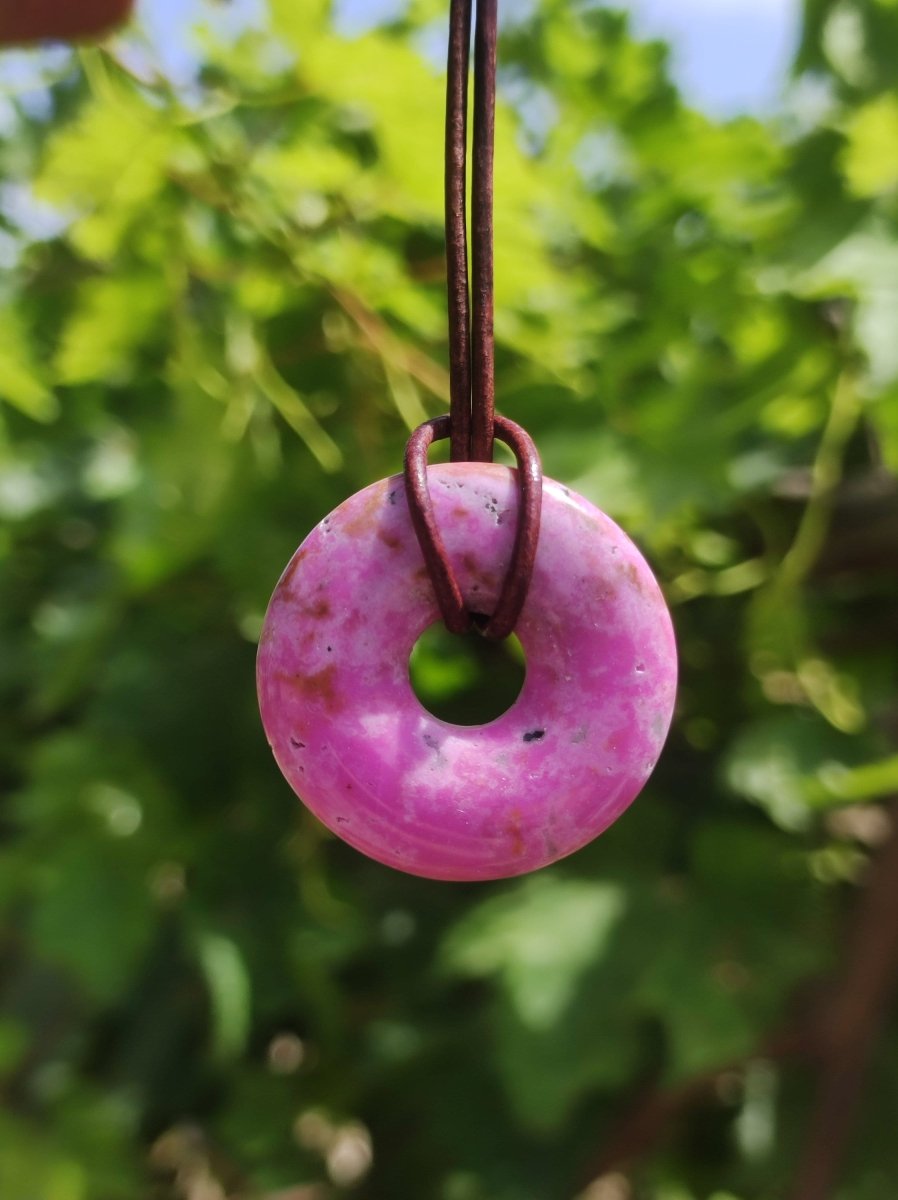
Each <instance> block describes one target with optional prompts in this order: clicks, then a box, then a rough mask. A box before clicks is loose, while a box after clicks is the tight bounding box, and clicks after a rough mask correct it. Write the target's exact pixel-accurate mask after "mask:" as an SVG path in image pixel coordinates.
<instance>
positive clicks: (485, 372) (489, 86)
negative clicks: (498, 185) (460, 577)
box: [405, 0, 542, 638]
mask: <svg viewBox="0 0 898 1200" xmlns="http://www.w3.org/2000/svg"><path fill="white" fill-rule="evenodd" d="M472 9H473V0H451V7H450V28H449V60H448V69H447V83H446V187H445V199H446V265H447V278H448V292H449V376H450V385H449V394H450V409H449V415H448V416H445V417H436V418H434V420H432V421H426V422H425V423H424V424H423V425H421V426H419V427H418V429H416V430H415V432H414V433H413V434H412V436H411V437H410V438H409V441H408V446H407V448H406V455H405V486H406V494H407V496H408V503H409V511H410V513H411V518H412V523H413V525H414V529H415V533H416V534H417V537H418V542H419V543H420V546H421V552H422V554H423V555H424V561H425V563H426V564H427V569H428V571H429V573H430V578H431V581H432V583H433V587H434V591H435V593H436V597H437V601H438V603H439V606H440V611H441V613H442V615H443V620H444V621H445V623H446V626H447V628H448V629H450V630H451V631H452V632H453V633H465V632H467V631H468V630H469V629H470V628H471V627H472V624H476V626H477V628H479V629H480V630H481V632H483V633H484V634H485V635H486V636H487V637H491V638H503V637H507V636H508V634H510V633H511V632H512V630H513V629H514V627H515V624H516V622H517V620H518V617H519V616H520V612H521V608H522V607H523V605H524V601H525V600H526V598H527V590H528V588H529V586H530V578H531V576H532V574H533V563H534V560H535V557H536V545H537V541H538V539H539V521H540V509H541V505H542V467H541V464H540V460H539V454H538V453H537V450H536V447H535V445H534V444H533V441H532V439H531V438H530V436H529V434H527V433H526V432H525V431H524V430H523V429H522V428H521V427H520V426H519V425H515V424H514V422H512V421H509V420H507V419H506V418H505V417H500V416H497V415H496V412H495V383H494V374H495V368H494V350H493V160H494V141H495V135H494V129H495V110H496V29H497V17H498V12H497V9H498V0H477V19H476V24H475V29H474V134H473V170H472V181H471V191H472V196H471V280H470V281H469V278H468V222H467V136H468V72H469V66H470V43H471V25H472V20H471V16H472ZM442 438H449V440H450V446H451V449H450V454H451V458H452V460H453V462H470V461H474V462H491V461H492V458H493V440H494V438H499V440H500V441H503V442H505V444H506V445H508V446H509V447H510V448H511V450H512V451H513V452H514V455H515V458H516V459H517V463H518V472H517V474H518V489H519V504H518V522H517V530H516V533H515V542H514V547H513V549H512V556H511V562H510V564H509V568H508V573H507V575H506V578H505V581H504V583H503V586H502V591H501V593H500V596H499V599H498V602H497V605H496V610H495V612H494V613H492V614H491V615H485V614H474V615H473V616H472V614H471V613H469V612H468V611H467V609H466V607H465V602H464V598H463V596H462V595H461V591H460V590H459V586H458V581H457V579H456V577H455V572H454V570H453V568H452V564H451V562H450V561H449V559H448V557H447V555H446V549H445V546H444V545H443V540H442V537H441V536H440V531H439V529H438V528H437V525H436V520H435V517H434V512H433V505H432V503H431V500H430V493H429V491H428V487H427V451H428V449H429V447H430V445H431V443H432V442H434V441H438V440H440V439H442Z"/></svg>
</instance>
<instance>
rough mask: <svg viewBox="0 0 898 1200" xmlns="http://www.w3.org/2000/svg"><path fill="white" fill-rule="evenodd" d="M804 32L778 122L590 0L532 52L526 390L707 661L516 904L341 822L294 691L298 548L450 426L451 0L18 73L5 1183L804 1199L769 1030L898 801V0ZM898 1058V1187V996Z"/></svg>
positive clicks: (428, 659) (539, 19)
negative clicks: (586, 829) (678, 1100)
mask: <svg viewBox="0 0 898 1200" xmlns="http://www.w3.org/2000/svg"><path fill="white" fill-rule="evenodd" d="M806 8H807V11H806V21H805V34H804V38H803V42H802V47H801V51H800V55H799V59H798V64H797V68H796V72H797V73H796V80H795V84H794V87H793V89H792V90H791V92H790V94H789V97H788V98H787V101H786V102H784V105H783V107H782V110H781V111H780V112H778V113H777V114H775V115H774V116H772V117H771V118H770V119H769V120H768V121H766V122H764V123H762V122H760V121H758V120H754V119H749V118H742V119H738V120H730V121H728V122H726V123H724V124H721V123H716V122H715V121H713V120H712V119H710V118H708V117H706V116H703V115H700V114H698V113H696V112H693V111H690V110H689V109H688V108H687V107H686V106H684V104H683V102H682V101H681V100H680V98H679V97H678V95H677V93H676V91H675V89H674V88H673V87H672V85H671V83H670V81H669V77H668V74H667V68H666V58H665V50H664V48H663V47H662V46H660V45H657V44H640V43H638V42H636V41H635V40H634V39H633V38H632V37H631V35H630V33H629V32H628V27H627V22H626V20H625V18H624V17H623V16H621V15H619V14H617V13H614V12H612V11H609V10H606V9H605V8H603V7H602V6H600V5H597V4H594V3H589V2H588V0H580V2H578V3H572V2H571V0H541V2H540V3H539V4H536V5H534V6H532V11H530V12H529V15H527V16H522V17H521V18H520V19H518V20H517V21H516V22H514V23H512V24H510V25H509V27H508V29H507V30H506V33H505V36H504V39H503V43H502V46H501V63H502V91H503V100H502V103H501V108H500V112H499V114H498V128H497V162H498V167H497V172H498V173H497V227H496V271H497V289H496V303H497V317H496V330H497V338H498V346H497V356H498V363H497V383H498V392H499V403H500V407H501V408H502V409H503V411H505V412H507V413H508V414H509V415H510V416H512V417H514V419H515V420H518V421H520V422H522V423H523V424H525V425H526V426H527V427H528V428H529V429H530V430H531V432H532V433H533V434H534V435H535V437H536V439H537V441H538V443H539V445H540V448H541V450H542V454H543V458H544V462H545V466H546V469H547V472H548V473H549V474H551V475H553V476H555V477H557V478H560V479H562V480H564V481H565V482H566V483H568V484H570V485H571V486H572V487H574V488H576V489H577V490H579V491H581V492H583V493H584V494H585V495H587V496H588V497H590V498H591V499H592V500H593V501H595V502H596V503H598V504H599V505H601V506H602V507H604V508H605V509H607V510H608V511H609V512H610V513H611V514H612V515H613V516H614V517H615V518H616V519H617V520H618V521H620V522H621V523H622V524H624V526H625V527H626V528H627V529H628V531H629V532H630V533H631V534H632V535H633V536H634V537H635V538H636V539H637V540H638V541H640V542H641V544H642V545H643V546H644V548H645V549H646V552H647V553H648V554H649V556H650V557H651V559H652V561H653V563H654V565H655V566H656V568H657V571H658V573H659V576H660V578H661V579H662V580H663V581H664V584H665V586H666V589H667V591H668V595H669V598H670V601H671V603H672V605H673V608H674V616H675V621H676V624H677V627H678V633H679V639H680V645H681V653H682V663H683V681H682V688H681V693H680V704H679V713H678V720H677V724H676V727H675V730H674V732H673V734H672V736H671V740H670V743H669V746H668V750H667V752H666V754H665V757H664V758H663V760H662V763H661V765H660V766H659V768H658V771H657V773H656V775H655V777H654V778H653V780H652V781H651V783H650V785H649V786H648V788H647V789H646V792H645V793H644V795H643V796H642V797H641V798H640V800H639V801H638V802H637V803H636V804H635V805H634V807H633V809H632V810H631V811H630V812H629V813H628V814H627V815H626V816H625V817H624V818H623V819H622V820H621V821H620V822H619V823H618V825H617V826H616V827H614V828H613V829H612V830H611V831H609V833H607V834H606V835H605V836H604V837H602V838H601V839H599V841H598V842H596V843H594V844H593V845H592V846H590V847H588V848H587V849H586V850H584V851H582V852H581V853H579V854H578V855H576V856H574V857H573V858H572V859H570V860H568V861H566V862H563V863H561V864H559V865H557V866H556V867H554V868H552V869H550V870H546V871H544V872H542V873H540V874H539V875H538V876H536V877H533V878H528V879H523V880H517V881H512V882H509V883H504V884H496V885H490V886H473V885H459V886H449V885H443V884H433V883H429V882H426V881H422V880H416V879H412V878H406V877H403V876H401V875H398V874H396V873H394V872H391V871H389V870H387V869H385V868H382V867H379V866H377V865H375V864H372V863H369V862H367V861H366V860H364V859H362V858H361V857H360V856H358V855H357V854H356V853H354V852H353V851H352V850H350V849H348V848H347V847H345V846H343V845H342V844H340V843H338V842H337V841H335V840H334V839H332V838H331V837H330V836H329V835H327V834H326V833H325V832H324V831H323V830H322V829H321V828H320V827H319V826H318V825H317V823H316V822H315V821H314V820H313V819H312V818H311V817H310V816H309V815H308V814H306V813H305V811H304V810H303V809H302V808H301V806H299V805H298V804H297V803H296V802H295V800H294V798H293V796H292V794H291V793H290V792H289V790H288V788H287V786H286V785H285V784H284V782H283V781H282V780H281V778H280V776H279V775H278V773H277V770H276V768H275V766H274V763H273V761H272V760H271V757H270V754H269V752H268V748H267V746H266V744H265V739H264V736H263V734H262V731H261V729H260V726H259V722H258V717H257V713H256V708H255V696H254V685H253V662H254V653H255V640H256V637H257V635H258V632H259V628H260V623H261V619H262V615H263V613H264V609H265V604H266V601H267V597H268V595H269V593H270V591H271V589H272V587H273V585H274V583H275V581H276V579H277V577H278V575H279V572H280V571H281V569H282V567H283V565H284V564H285V562H286V561H287V559H288V558H289V556H290V554H291V553H292V551H293V549H294V548H295V546H296V545H297V543H298V542H299V541H300V540H301V539H302V538H303V537H304V536H305V534H306V533H307V531H308V530H309V529H310V528H311V526H312V525H313V524H314V523H315V522H316V521H317V520H318V519H319V518H320V517H321V516H322V515H324V514H325V513H326V512H327V511H328V510H329V509H331V508H332V507H334V506H335V505H336V504H337V503H339V501H341V500H342V499H343V498H344V497H345V496H346V495H347V494H349V493H351V492H353V491H355V490H357V489H358V488H360V487H361V486H363V485H365V484H366V483H368V482H370V481H371V480H373V479H375V478H378V477H380V476H383V475H386V474H390V473H392V472H394V471H396V470H397V469H398V467H399V464H400V462H401V453H402V446H403V441H404V438H405V437H406V435H407V432H408V430H409V428H411V427H413V426H414V425H415V424H417V423H418V422H419V421H420V420H421V419H423V418H424V417H425V416H428V415H432V414H435V413H437V412H440V411H443V410H444V409H445V407H446V405H447V376H446V352H445V317H444V268H443V263H442V230H441V204H442V195H441V177H440V172H441V165H440V163H441V148H440V141H441V137H442V104H443V84H442V80H441V77H440V73H439V71H438V70H436V69H434V68H432V67H431V66H430V65H429V64H428V62H427V61H426V59H425V58H424V57H422V55H421V53H420V52H419V49H418V47H419V45H420V44H421V40H422V38H424V37H425V36H432V33H433V29H434V22H435V21H436V22H440V23H444V22H445V15H446V14H445V9H446V5H445V4H443V3H436V2H435V0H414V2H413V3H410V4H409V5H408V6H407V8H406V11H405V13H404V15H403V16H401V17H400V18H398V19H396V20H395V21H394V22H393V23H392V24H390V25H388V26H385V27H383V28H380V29H378V30H375V31H374V32H372V33H369V34H366V35H365V36H364V37H360V38H358V39H355V40H351V39H347V38H345V37H340V36H338V35H337V34H336V33H335V32H334V31H333V29H332V26H331V22H330V15H329V6H328V4H327V3H326V2H325V0H302V3H297V2H296V0H271V4H270V15H269V19H268V24H267V25H266V26H265V27H264V28H259V29H258V30H257V31H254V32H252V33H250V34H244V35H243V36H242V37H240V38H239V39H238V40H236V41H234V40H233V39H232V40H227V39H223V38H221V37H217V36H216V35H215V34H214V33H213V32H210V31H209V30H206V31H205V32H204V33H203V34H202V69H201V73H200V76H199V78H198V80H197V82H196V85H195V86H193V87H190V88H187V89H182V90H180V91H178V90H177V89H175V88H174V87H173V86H172V85H171V84H170V83H169V82H167V80H166V78H165V77H164V76H163V75H162V74H161V73H160V72H159V71H158V70H157V69H156V68H155V67H154V66H153V62H152V59H151V57H150V56H148V55H147V54H146V52H143V51H141V50H140V45H139V42H135V40H134V35H132V37H131V39H130V40H129V39H125V38H123V39H120V40H117V41H115V40H114V41H112V42H110V43H109V44H108V45H107V46H106V47H104V48H103V49H102V50H98V49H90V50H83V51H80V52H78V53H77V54H75V53H74V52H73V53H71V54H69V55H68V56H63V57H62V58H61V59H60V58H59V57H58V56H57V57H56V58H54V59H53V60H52V63H49V60H48V64H49V65H47V66H46V67H44V66H42V65H41V63H42V61H43V60H40V59H38V60H35V63H34V65H33V70H34V71H35V72H38V73H40V72H41V71H43V72H44V77H43V80H42V86H44V87H45V88H46V89H47V90H46V92H45V93H44V95H45V97H46V98H47V103H46V104H44V105H41V104H35V103H34V102H33V101H34V96H33V94H32V93H31V92H28V93H27V94H23V95H16V94H12V95H10V96H8V97H7V100H6V103H7V104H8V107H9V113H10V114H12V115H11V118H10V119H11V120H12V121H13V124H14V132H13V134H12V135H11V136H9V137H8V138H7V139H6V141H5V143H4V144H3V146H2V148H0V173H2V178H3V183H2V185H0V257H2V261H3V265H4V267H5V271H4V276H3V279H2V282H0V398H2V401H3V402H4V403H3V405H2V409H0V419H2V424H0V516H2V519H3V524H2V527H0V552H2V556H3V567H2V575H0V604H2V613H0V697H2V704H3V710H4V720H3V723H2V726H0V773H2V778H3V784H4V789H3V790H4V797H5V798H4V806H3V825H2V830H3V846H2V865H0V904H2V913H3V918H2V928H0V937H2V946H0V955H2V958H0V961H2V968H3V970H2V976H0V1006H2V1017H0V1089H2V1097H3V1106H2V1111H0V1196H2V1197H3V1200H38V1198H39V1200H134V1198H135V1197H145V1198H147V1200H150V1198H152V1200H163V1198H164V1200H168V1198H174V1197H183V1198H184V1200H224V1198H225V1197H234V1198H237V1197H239V1198H241V1200H262V1198H263V1197H265V1198H270V1200H274V1198H275V1197H278V1198H280V1200H332V1198H336V1197H340V1196H343V1195H347V1194H350V1193H353V1194H358V1195H361V1196H365V1197H372V1198H375V1197H376V1198H378V1200H402V1198H404V1197H409V1198H410V1200H411V1198H414V1200H573V1198H574V1197H577V1196H582V1197H586V1198H588V1200H629V1198H631V1197H632V1198H634V1200H640V1198H643V1197H645V1198H650V1200H712V1198H713V1200H749V1198H752V1200H765V1198H767V1197H774V1196H778V1195H781V1194H782V1189H783V1187H784V1186H785V1184H786V1182H787V1181H788V1179H789V1177H790V1172H791V1170H792V1166H793V1164H794V1161H795V1158H796V1155H797V1153H798V1148H799V1146H800V1145H801V1140H802V1134H803V1129H804V1126H805V1123H806V1118H807V1113H808V1110H809V1103H810V1096H811V1090H810V1089H811V1085H812V1077H811V1075H810V1074H809V1072H808V1071H807V1069H806V1068H804V1067H801V1066H799V1065H793V1064H792V1063H790V1062H788V1061H783V1062H780V1061H777V1060H776V1059H775V1058H774V1057H773V1056H772V1052H771V1053H769V1052H768V1050H767V1049H766V1047H768V1046H769V1040H770V1037H771V1035H773V1034H775V1033H776V1031H777V1030H778V1029H780V1028H782V1027H783V1026H784V1024H787V1023H788V1021H789V1020H790V1019H792V1017H791V1016H790V1014H795V1013H797V1014H798V1017H799V1020H800V1019H801V1014H802V1012H803V1011H804V1010H803V1008H802V1005H803V1004H805V1003H806V1002H807V995H808V992H809V990H810V991H813V989H814V987H815V986H817V985H816V983H815V981H818V980H819V979H820V978H822V977H824V976H825V975H826V973H827V972H828V971H830V970H832V969H833V967H834V966H836V965H837V963H838V961H839V959H840V956H841V945H842V943H841V938H842V936H843V929H844V919H843V918H844V915H845V913H846V911H848V910H849V909H850V908H851V907H852V905H853V904H854V901H855V898H856V896H857V894H858V892H859V890H860V888H861V886H862V884H863V881H864V879H865V872H866V864H867V861H868V858H869V857H870V855H871V853H872V851H873V849H874V848H875V845H876V843H877V842H878V841H879V840H880V839H881V838H882V837H884V836H886V834H887V833H888V826H889V818H888V814H887V812H886V810H885V809H884V808H883V807H881V802H882V801H883V800H884V799H885V798H886V797H887V796H888V795H889V794H890V793H893V792H895V791H896V789H898V758H896V757H895V733H896V728H898V708H896V701H895V695H896V686H895V685H896V655H895V644H896V639H898V627H896V611H898V610H896V599H898V587H896V580H895V572H894V564H895V561H896V551H898V492H896V485H895V478H894V475H893V474H892V473H891V472H892V471H894V469H895V468H896V467H898V336H896V331H898V286H896V278H898V241H896V220H898V169H896V165H895V164H896V162H898V103H896V99H895V94H894V91H893V81H894V63H895V61H896V57H898V6H896V4H895V3H894V0H839V2H837V3H836V2H833V0H807V6H806ZM60 64H61V65H60ZM51 68H52V72H51ZM51 74H52V77H51ZM460 663H461V665H460ZM472 663H473V666H472ZM417 668H418V682H419V686H421V687H422V688H424V689H425V691H426V690H427V689H430V694H431V695H432V697H433V698H434V701H435V702H436V701H439V702H440V703H444V702H448V703H450V704H451V703H452V696H453V694H454V695H455V696H456V702H457V703H458V694H459V689H461V688H464V689H467V691H466V692H465V698H464V705H465V706H466V708H467V709H468V711H469V712H474V713H476V711H477V710H476V708H474V709H472V708H471V707H470V706H471V705H472V704H474V705H475V706H476V704H477V703H478V700H477V695H478V687H477V686H475V685H476V684H477V681H478V676H477V671H478V670H479V671H480V675H479V694H480V696H481V698H482V700H483V702H484V704H485V705H486V706H488V705H489V704H490V700H491V697H490V695H489V694H488V693H489V689H490V687H491V680H492V678H493V667H492V666H490V663H489V662H487V663H486V665H484V664H483V663H481V664H480V667H478V666H477V660H475V659H469V660H465V661H464V662H461V660H455V659H453V658H452V657H451V656H450V657H447V650H446V646H445V645H444V644H441V643H440V642H439V639H437V641H436V642H435V643H434V647H433V648H431V650H430V651H429V652H428V651H427V650H426V648H425V649H424V650H422V652H421V655H420V658H419V662H418V664H417ZM472 672H473V674H472ZM472 695H473V699H472ZM877 1060H878V1062H877V1068H876V1070H875V1071H874V1073H873V1075H872V1077H871V1080H870V1084H869V1087H868V1091H867V1095H866V1099H865V1109H864V1119H863V1121H862V1123H861V1129H860V1132H859V1134H858V1136H857V1138H856V1139H855V1148H854V1158H853V1160H852V1161H851V1162H850V1163H849V1164H847V1167H846V1172H845V1183H844V1188H843V1190H842V1191H840V1192H839V1197H844V1200H882V1198H883V1197H887V1196H890V1195H891V1194H892V1192H893V1190H894V1187H893V1184H894V1181H895V1179H896V1178H898V1143H896V1140H895V1138H894V1135H893V1132H892V1126H893V1121H894V1113H895V1111H896V1110H898V1072H896V1070H895V1069H894V1065H895V1063H896V1061H898V1028H896V1026H895V1024H894V1021H893V1023H892V1025H891V1027H890V1028H889V1029H888V1031H887V1032H886V1034H885V1035H884V1037H883V1039H882V1041H881V1044H880V1047H879V1051H878V1054H877ZM890 1064H891V1065H890ZM718 1070H719V1071H721V1072H723V1074H722V1075H721V1079H720V1081H719V1086H718V1087H717V1088H716V1090H715V1089H714V1088H712V1089H711V1090H710V1092H709V1093H708V1094H707V1095H704V1096H703V1099H702V1100H701V1102H700V1103H699V1104H698V1105H697V1106H693V1107H692V1108H690V1109H688V1110H687V1111H686V1112H685V1115H683V1114H681V1115H680V1116H679V1117H678V1118H677V1119H676V1120H674V1121H672V1122H671V1123H670V1124H669V1126H668V1127H666V1128H665V1129H664V1130H663V1132H662V1134H661V1136H659V1137H657V1138H653V1139H651V1141H650V1142H648V1143H647V1144H645V1145H644V1146H641V1147H639V1148H638V1149H639V1153H638V1154H637V1155H636V1161H635V1163H632V1164H631V1165H630V1167H628V1168H627V1169H626V1176H625V1175H624V1174H621V1173H620V1172H618V1173H612V1174H610V1175H609V1174H608V1173H607V1172H606V1173H604V1174H603V1170H604V1168H603V1167H602V1166H601V1164H602V1162H603V1161H604V1158H603V1156H604V1155H607V1154H608V1153H610V1150H609V1147H613V1145H614V1138H615V1130H616V1129H617V1128H618V1123H619V1121H620V1119H621V1117H622V1115H623V1114H624V1113H626V1112H627V1111H628V1110H629V1109H630V1108H631V1106H632V1105H633V1104H634V1102H635V1101H636V1100H637V1099H638V1097H640V1096H642V1095H644V1094H645V1092H646V1090H647V1089H648V1091H649V1092H652V1091H655V1092H659V1091H660V1092H662V1093H663V1092H665V1090H666V1089H668V1090H670V1089H673V1090H676V1089H677V1088H682V1087H687V1088H688V1086H689V1085H690V1081H694V1080H695V1079H696V1078H701V1077H702V1076H703V1075H706V1074H707V1073H709V1072H711V1073H713V1072H716V1071H718ZM889 1114H891V1116H890V1115H889ZM890 1181H891V1182H890Z"/></svg>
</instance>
